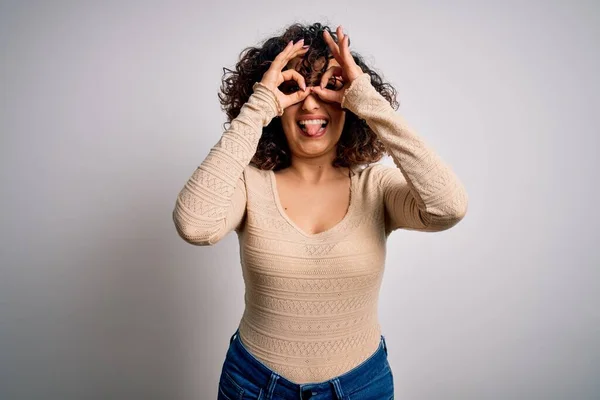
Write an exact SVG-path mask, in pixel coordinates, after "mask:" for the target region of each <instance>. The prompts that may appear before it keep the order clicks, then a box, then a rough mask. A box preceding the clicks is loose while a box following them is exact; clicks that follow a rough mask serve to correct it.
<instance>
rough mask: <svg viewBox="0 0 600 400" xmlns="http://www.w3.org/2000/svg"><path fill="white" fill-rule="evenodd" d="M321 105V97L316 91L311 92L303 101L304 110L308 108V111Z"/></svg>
mask: <svg viewBox="0 0 600 400" xmlns="http://www.w3.org/2000/svg"><path fill="white" fill-rule="evenodd" d="M320 107H321V106H320V104H319V97H318V96H317V95H316V94H314V93H311V94H309V95H308V96H306V97H305V98H304V100H303V101H302V109H303V110H306V111H310V110H317V109H319V108H320Z"/></svg>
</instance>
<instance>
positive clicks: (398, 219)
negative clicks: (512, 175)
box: [342, 73, 468, 234]
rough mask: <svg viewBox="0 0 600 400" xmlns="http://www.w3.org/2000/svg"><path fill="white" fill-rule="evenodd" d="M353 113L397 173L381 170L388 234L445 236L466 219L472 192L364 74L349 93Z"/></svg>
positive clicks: (347, 101)
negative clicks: (441, 233)
mask: <svg viewBox="0 0 600 400" xmlns="http://www.w3.org/2000/svg"><path fill="white" fill-rule="evenodd" d="M342 107H344V108H347V109H348V110H350V111H352V112H353V113H354V114H356V115H357V116H358V117H359V118H362V119H364V120H365V121H366V123H367V125H369V127H370V128H371V129H373V131H374V132H375V133H376V134H377V136H378V137H379V139H380V140H381V141H382V142H383V143H384V145H385V146H386V149H387V150H388V152H389V154H390V155H391V157H392V159H393V161H394V164H395V165H396V168H393V167H388V166H384V165H377V166H374V167H375V168H377V176H378V182H379V185H380V187H381V189H382V192H383V197H384V203H385V210H386V233H388V234H389V233H391V232H392V231H394V230H396V229H398V228H404V229H409V230H419V231H426V232H436V231H443V230H446V229H449V228H451V227H452V226H454V225H456V224H457V223H458V222H459V221H460V220H461V219H462V218H463V217H464V216H465V214H466V212H467V204H468V197H467V193H466V190H465V188H464V186H463V184H462V183H461V182H460V180H459V179H458V178H457V177H456V175H455V174H454V172H453V171H452V170H451V168H450V167H449V166H448V165H446V164H445V163H444V162H443V161H442V160H441V159H440V158H439V157H438V155H437V154H436V153H435V152H434V151H433V150H432V149H431V148H430V147H429V146H428V145H427V144H426V143H425V142H424V141H423V140H422V139H421V138H420V137H419V136H418V135H417V134H416V133H415V132H414V131H413V130H412V129H411V128H410V127H409V126H408V125H407V124H406V122H405V120H404V118H403V117H402V116H401V115H400V114H398V113H396V111H395V110H394V109H393V108H392V107H391V105H390V104H389V102H388V101H387V100H386V99H385V98H384V97H383V96H382V95H381V94H379V92H377V90H376V89H375V88H374V87H373V85H371V77H370V76H369V75H368V74H366V73H363V74H362V75H361V76H360V77H358V78H356V79H355V80H354V81H352V84H351V85H350V87H349V88H348V89H347V90H346V92H345V93H344V98H343V99H342Z"/></svg>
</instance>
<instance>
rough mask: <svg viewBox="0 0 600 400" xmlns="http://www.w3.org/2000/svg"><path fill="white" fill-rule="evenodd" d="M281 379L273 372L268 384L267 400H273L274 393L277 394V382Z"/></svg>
mask: <svg viewBox="0 0 600 400" xmlns="http://www.w3.org/2000/svg"><path fill="white" fill-rule="evenodd" d="M278 379H279V375H277V373H275V372H271V376H270V377H269V383H268V384H267V397H266V398H265V400H272V399H273V393H274V392H275V386H276V385H277V380H278Z"/></svg>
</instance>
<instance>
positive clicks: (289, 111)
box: [281, 57, 346, 158]
mask: <svg viewBox="0 0 600 400" xmlns="http://www.w3.org/2000/svg"><path fill="white" fill-rule="evenodd" d="M300 61H301V57H296V58H294V59H292V60H290V62H289V63H288V68H290V69H291V68H295V69H298V67H299V63H300ZM324 63H325V58H324V57H322V58H321V59H319V60H317V61H316V62H315V64H313V70H316V71H320V70H321V68H322V67H323V64H324ZM332 65H339V64H338V63H337V62H336V60H335V59H331V60H330V62H329V66H332ZM305 79H306V85H307V86H310V85H312V84H314V85H318V84H319V80H317V79H320V75H317V73H316V72H315V73H313V75H312V76H311V77H305ZM330 82H331V83H332V85H331V86H328V88H329V89H333V88H335V86H333V80H332V81H330ZM288 84H291V85H292V86H295V82H288ZM341 86H342V85H341V83H339V82H338V84H337V88H341ZM300 90H301V89H300ZM345 120H346V112H345V111H344V110H343V109H342V107H341V105H340V104H339V103H330V102H325V101H323V100H321V98H320V97H319V96H318V95H317V94H316V93H311V94H309V95H308V96H307V97H306V98H305V99H304V100H303V101H300V102H298V103H296V104H293V105H291V106H289V107H287V108H286V109H285V110H284V112H283V115H282V116H281V125H282V127H283V131H284V134H285V137H286V139H287V142H288V145H289V147H290V151H291V152H292V155H293V156H295V157H303V158H313V157H318V156H323V155H327V154H331V153H333V154H331V155H332V158H333V157H335V151H336V145H337V142H338V140H339V139H340V136H341V135H342V130H343V128H344V121H345Z"/></svg>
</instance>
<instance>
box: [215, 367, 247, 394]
mask: <svg viewBox="0 0 600 400" xmlns="http://www.w3.org/2000/svg"><path fill="white" fill-rule="evenodd" d="M243 397H244V389H243V388H242V387H241V386H240V385H238V384H237V383H236V382H235V381H234V380H233V378H232V377H231V375H229V374H228V373H227V371H223V373H222V374H221V378H220V379H219V396H218V398H217V400H242V399H243Z"/></svg>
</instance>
